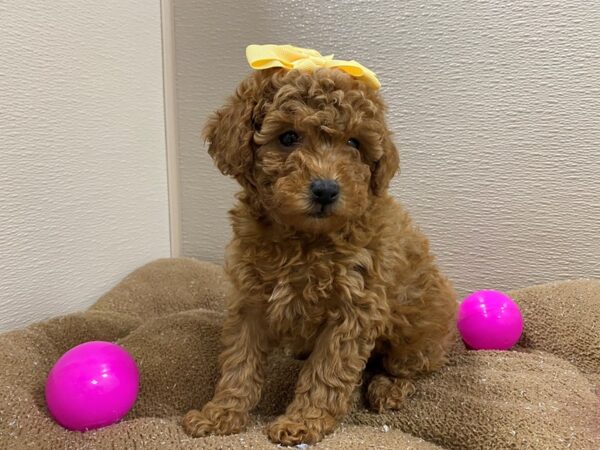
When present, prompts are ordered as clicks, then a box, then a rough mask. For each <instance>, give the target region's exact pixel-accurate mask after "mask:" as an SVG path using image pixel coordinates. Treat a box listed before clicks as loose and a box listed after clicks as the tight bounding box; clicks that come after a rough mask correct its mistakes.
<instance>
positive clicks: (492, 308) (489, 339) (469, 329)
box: [457, 290, 523, 350]
mask: <svg viewBox="0 0 600 450" xmlns="http://www.w3.org/2000/svg"><path fill="white" fill-rule="evenodd" d="M457 326H458V331H459V332H460V334H461V336H462V338H463V340H464V342H465V344H467V346H469V347H471V348H473V349H475V350H508V349H510V348H511V347H512V346H514V345H515V344H516V343H517V342H519V338H520V337H521V333H522V332H523V317H522V316H521V311H520V310H519V306H518V305H517V304H516V303H515V302H514V301H513V300H512V299H511V298H510V297H509V296H508V295H506V294H504V293H502V292H498V291H491V290H488V291H477V292H475V293H473V294H471V295H469V296H468V297H466V298H465V299H464V300H463V301H462V303H461V304H460V307H459V309H458V317H457Z"/></svg>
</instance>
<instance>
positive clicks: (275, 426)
mask: <svg viewBox="0 0 600 450" xmlns="http://www.w3.org/2000/svg"><path fill="white" fill-rule="evenodd" d="M334 427H335V420H334V419H333V418H332V417H331V416H329V415H327V416H325V417H322V418H319V419H303V418H302V417H290V416H280V417H278V418H277V419H276V420H275V421H274V422H272V423H270V424H269V425H267V428H266V429H265V432H266V434H267V436H269V439H271V441H273V442H275V443H278V444H283V445H297V444H316V443H317V442H319V441H320V440H321V439H323V437H324V436H325V435H326V434H327V433H329V432H330V431H331V430H333V428H334Z"/></svg>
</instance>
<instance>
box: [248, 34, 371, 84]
mask: <svg viewBox="0 0 600 450" xmlns="http://www.w3.org/2000/svg"><path fill="white" fill-rule="evenodd" d="M246 58H247V59H248V63H249V64H250V67H252V68H253V69H256V70H264V69H270V68H271V67H284V68H286V69H300V70H307V71H313V70H315V69H317V68H319V67H327V68H334V67H335V68H337V69H340V70H343V71H344V72H346V73H348V74H349V75H351V76H353V77H354V78H356V79H359V80H362V81H364V82H365V83H367V84H368V85H369V86H371V87H372V88H373V89H379V88H380V87H381V83H380V82H379V80H378V79H377V76H375V74H374V73H373V72H372V71H370V70H369V69H367V68H366V67H364V66H362V65H361V64H359V63H357V62H356V61H342V60H339V59H333V55H327V56H323V55H321V54H320V53H319V52H318V51H316V50H311V49H308V48H300V47H294V46H292V45H249V46H248V47H246Z"/></svg>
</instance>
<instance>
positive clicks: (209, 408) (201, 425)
mask: <svg viewBox="0 0 600 450" xmlns="http://www.w3.org/2000/svg"><path fill="white" fill-rule="evenodd" d="M247 423H248V414H246V413H240V412H239V411H233V410H231V409H224V408H219V407H218V406H214V405H211V404H210V403H209V404H207V405H205V406H204V408H202V411H196V410H192V411H189V412H188V413H187V414H186V415H185V416H184V417H183V429H184V430H185V432H186V433H187V434H189V435H190V436H193V437H200V436H208V435H209V434H218V435H226V434H235V433H239V432H240V431H242V430H243V429H244V428H246V424H247Z"/></svg>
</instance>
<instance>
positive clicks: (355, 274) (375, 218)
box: [183, 67, 456, 445]
mask: <svg viewBox="0 0 600 450" xmlns="http://www.w3.org/2000/svg"><path fill="white" fill-rule="evenodd" d="M384 111H385V107H384V102H383V100H382V98H381V96H380V94H379V93H378V91H377V89H376V88H374V87H373V86H372V84H369V83H366V82H365V81H364V80H362V79H358V78H355V77H353V76H352V75H351V74H349V73H347V72H346V71H344V70H340V69H338V68H335V67H323V68H317V69H315V70H302V69H286V68H278V67H273V68H267V69H265V70H259V71H255V72H253V73H252V74H250V75H249V76H248V77H247V78H246V79H244V80H243V81H242V83H241V84H240V86H239V87H238V89H237V92H236V93H235V95H233V96H232V97H231V98H230V99H229V100H228V102H227V103H226V104H225V106H223V107H222V108H221V109H220V110H218V111H217V112H216V113H215V114H214V115H213V116H212V117H211V118H210V119H209V121H208V123H207V125H206V127H205V137H206V139H207V141H208V142H209V143H210V146H209V150H208V152H209V154H210V155H211V156H212V158H213V159H214V161H215V163H216V165H217V167H218V168H219V170H220V171H221V172H222V173H223V174H225V175H230V176H232V177H234V178H235V179H236V180H237V181H238V182H239V184H240V185H241V187H242V190H241V192H240V193H239V194H238V195H237V203H236V205H235V207H234V208H233V209H232V210H231V212H230V216H231V221H232V226H233V240H232V241H231V243H230V244H229V246H228V250H227V253H226V272H227V274H228V276H229V278H230V279H231V282H232V293H231V295H230V298H229V299H228V310H227V318H226V320H225V323H224V326H223V335H222V339H223V344H224V351H223V353H222V354H221V355H220V359H219V362H220V370H221V378H220V380H219V382H218V384H217V386H216V389H215V393H214V397H213V399H212V400H211V401H210V402H208V403H207V404H206V405H204V407H203V408H202V409H201V410H200V411H197V410H193V411H190V412H188V413H187V415H186V416H185V417H184V419H183V426H184V428H185V430H186V432H187V433H188V434H190V435H192V436H206V435H209V434H218V435H224V434H231V433H237V432H239V431H241V430H243V429H244V427H245V426H246V424H247V422H248V420H249V411H250V410H251V409H252V408H253V407H255V406H256V404H257V403H258V401H259V399H260V395H261V387H262V385H263V380H264V378H265V366H266V361H267V357H268V355H269V353H270V352H271V351H272V349H273V348H274V347H275V346H276V345H278V346H279V345H281V346H284V347H286V348H287V349H290V350H291V351H293V352H295V353H297V354H305V355H308V357H307V359H306V361H305V362H304V365H303V367H302V369H301V372H300V375H299V378H298V380H297V384H296V389H295V396H294V399H293V401H292V402H291V404H289V405H288V407H287V410H286V412H285V414H283V415H282V416H280V417H279V418H277V419H276V420H275V421H274V422H272V423H271V424H269V425H268V426H267V427H266V430H265V431H266V434H267V435H268V437H269V438H270V439H271V440H272V441H273V442H276V443H281V444H284V445H295V444H299V443H306V444H312V443H316V442H318V441H320V440H321V439H322V438H323V437H324V436H325V435H326V434H327V433H329V432H331V431H332V430H333V429H334V428H335V426H336V424H337V423H338V422H339V421H340V420H341V419H342V418H343V417H344V415H345V414H346V413H347V412H348V410H349V408H350V405H351V395H352V393H353V391H354V390H355V388H356V387H357V386H358V385H359V384H360V383H361V379H362V372H363V369H364V368H365V365H366V363H367V361H368V360H369V359H370V358H376V359H377V360H378V361H379V362H380V364H379V366H380V373H378V374H377V375H375V376H374V377H373V378H372V379H371V380H370V383H369V385H368V388H367V389H366V396H367V400H368V402H369V404H370V405H371V407H372V408H373V409H374V410H376V411H382V410H384V409H395V408H398V407H399V406H400V405H401V404H402V402H403V400H404V399H405V398H406V396H407V395H410V394H411V393H412V392H414V389H415V388H414V384H413V381H412V380H413V379H414V377H416V376H418V375H421V374H425V373H427V372H430V371H433V370H436V369H438V368H439V367H441V366H442V365H443V363H444V362H445V355H446V353H447V351H448V349H449V347H450V344H451V343H452V342H453V331H454V317H455V311H456V299H455V294H454V291H453V289H452V287H451V284H450V283H449V281H448V280H447V279H446V278H445V277H444V275H442V274H441V273H440V271H439V269H438V267H437V266H436V263H435V261H434V257H433V256H432V254H431V253H430V251H429V246H428V241H427V239H426V237H425V236H424V235H423V234H422V233H421V232H420V231H419V230H418V228H416V227H415V225H413V224H412V222H411V220H410V218H409V216H408V214H407V212H406V211H405V210H404V209H403V207H402V206H401V205H400V204H399V203H398V202H397V201H395V200H394V199H393V198H392V197H391V196H390V194H389V193H388V185H389V183H390V180H391V178H392V177H393V176H394V174H395V173H396V172H397V170H398V167H399V156H398V151H397V149H396V147H395V145H394V143H393V141H392V137H391V133H390V131H389V129H388V127H387V125H386V121H385V117H384Z"/></svg>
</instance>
